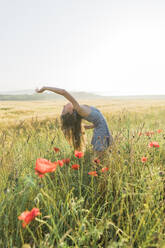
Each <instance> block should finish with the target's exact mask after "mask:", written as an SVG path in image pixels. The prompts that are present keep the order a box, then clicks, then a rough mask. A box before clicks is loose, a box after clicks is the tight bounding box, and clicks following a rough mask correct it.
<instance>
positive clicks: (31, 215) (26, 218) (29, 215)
mask: <svg viewBox="0 0 165 248" xmlns="http://www.w3.org/2000/svg"><path fill="white" fill-rule="evenodd" d="M40 214H41V213H40V211H39V209H38V208H33V209H32V210H31V211H28V210H27V211H24V212H23V213H22V214H21V215H20V216H18V219H19V220H23V222H22V226H23V228H25V227H26V225H28V224H29V223H30V222H31V221H32V220H33V219H35V217H36V216H38V215H40Z"/></svg>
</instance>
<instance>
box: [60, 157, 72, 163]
mask: <svg viewBox="0 0 165 248" xmlns="http://www.w3.org/2000/svg"><path fill="white" fill-rule="evenodd" d="M62 161H63V163H64V164H69V163H70V158H65V159H63V160H62Z"/></svg>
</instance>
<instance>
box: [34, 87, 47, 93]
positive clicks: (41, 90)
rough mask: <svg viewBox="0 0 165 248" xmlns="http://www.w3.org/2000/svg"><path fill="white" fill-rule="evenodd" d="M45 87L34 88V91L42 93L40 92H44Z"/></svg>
mask: <svg viewBox="0 0 165 248" xmlns="http://www.w3.org/2000/svg"><path fill="white" fill-rule="evenodd" d="M45 90H46V89H45V87H42V88H41V89H38V88H37V89H36V90H35V91H36V92H37V93H42V92H44V91H45Z"/></svg>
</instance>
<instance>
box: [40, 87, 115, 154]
mask: <svg viewBox="0 0 165 248" xmlns="http://www.w3.org/2000/svg"><path fill="white" fill-rule="evenodd" d="M46 90H48V91H52V92H54V93H56V94H59V95H62V96H64V97H65V98H66V99H67V100H68V101H69V103H68V104H66V105H64V107H63V110H62V113H61V124H62V130H63V133H64V135H65V137H66V139H67V140H68V142H69V143H70V144H72V145H73V147H74V149H75V150H79V151H83V150H84V145H85V139H84V132H83V126H82V119H85V120H87V121H88V122H90V123H91V125H85V126H84V127H85V128H86V129H89V128H93V129H94V131H93V137H92V140H91V144H92V145H93V149H94V151H96V152H97V153H100V152H101V153H102V152H104V151H105V150H106V149H107V148H108V147H109V146H110V145H111V144H112V141H113V139H112V136H111V134H110V131H109V129H108V125H107V122H106V120H105V118H104V116H103V115H102V113H101V112H100V111H99V110H98V109H97V108H95V107H92V106H88V105H80V104H79V103H78V102H77V100H76V99H75V98H74V97H73V96H72V95H71V94H69V93H68V92H67V91H66V90H64V89H59V88H54V87H42V88H41V89H36V92H37V93H42V92H44V91H46Z"/></svg>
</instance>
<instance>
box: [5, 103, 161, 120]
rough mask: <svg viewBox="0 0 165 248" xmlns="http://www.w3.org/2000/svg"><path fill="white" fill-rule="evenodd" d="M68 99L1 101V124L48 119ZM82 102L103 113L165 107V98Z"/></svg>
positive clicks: (58, 110) (59, 110) (56, 114)
mask: <svg viewBox="0 0 165 248" xmlns="http://www.w3.org/2000/svg"><path fill="white" fill-rule="evenodd" d="M66 102H67V101H65V100H56V101H55V100H54V101H0V117H1V118H0V124H1V125H6V124H9V125H10V124H13V123H18V122H19V121H22V120H28V119H32V118H37V119H47V118H52V117H56V116H58V115H59V114H60V113H61V110H62V107H63V105H64V104H65V103H66ZM80 104H88V105H92V106H96V107H97V108H99V109H100V110H101V111H102V112H103V113H107V112H109V113H113V114H114V113H115V112H116V113H119V112H123V111H131V112H132V111H134V112H144V111H146V110H147V111H155V112H156V111H157V110H158V109H159V110H161V109H162V110H163V109H164V108H165V99H164V100H163V99H121V100H120V99H112V100H109V99H98V100H97V99H91V100H88V99H87V100H81V101H80Z"/></svg>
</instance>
